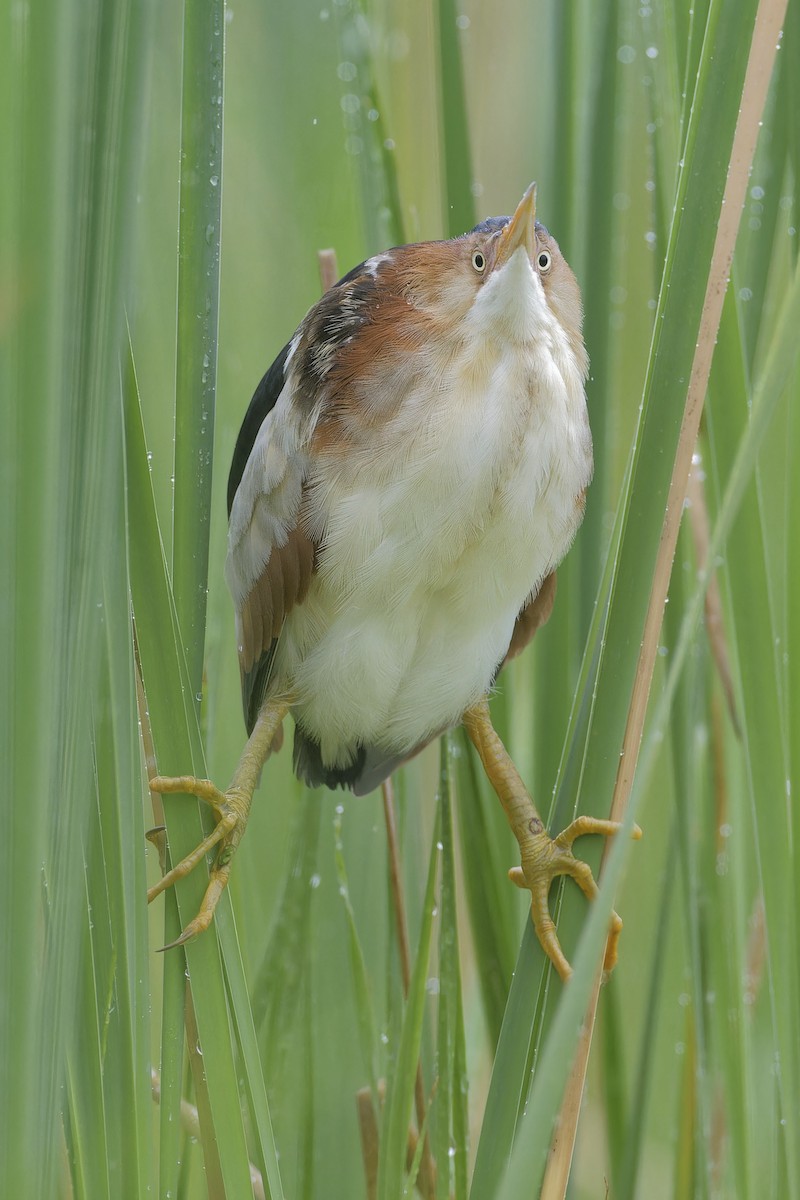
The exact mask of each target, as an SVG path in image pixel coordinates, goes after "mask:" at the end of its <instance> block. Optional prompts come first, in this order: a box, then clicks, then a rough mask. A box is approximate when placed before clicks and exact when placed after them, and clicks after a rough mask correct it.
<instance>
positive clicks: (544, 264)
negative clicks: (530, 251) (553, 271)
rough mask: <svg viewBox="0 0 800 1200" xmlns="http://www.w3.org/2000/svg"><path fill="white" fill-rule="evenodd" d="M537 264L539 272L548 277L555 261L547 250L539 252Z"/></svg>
mask: <svg viewBox="0 0 800 1200" xmlns="http://www.w3.org/2000/svg"><path fill="white" fill-rule="evenodd" d="M536 262H537V264H538V266H539V272H540V274H542V275H546V274H547V272H548V271H549V270H550V268H551V266H552V265H553V260H552V258H551V257H550V255H549V253H548V251H547V250H540V251H539V257H538V258H537V259H536Z"/></svg>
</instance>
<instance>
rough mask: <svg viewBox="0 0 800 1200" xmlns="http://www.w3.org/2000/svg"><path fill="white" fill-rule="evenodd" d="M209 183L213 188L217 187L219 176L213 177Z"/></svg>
mask: <svg viewBox="0 0 800 1200" xmlns="http://www.w3.org/2000/svg"><path fill="white" fill-rule="evenodd" d="M208 182H209V183H210V184H211V186H212V187H216V186H217V184H218V183H219V175H212V176H211V178H210V179H209V181H208Z"/></svg>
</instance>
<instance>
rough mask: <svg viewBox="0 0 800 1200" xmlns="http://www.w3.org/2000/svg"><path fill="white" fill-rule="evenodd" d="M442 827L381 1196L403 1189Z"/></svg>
mask: <svg viewBox="0 0 800 1200" xmlns="http://www.w3.org/2000/svg"><path fill="white" fill-rule="evenodd" d="M440 844H441V843H440V842H439V828H438V821H437V827H436V829H435V830H434V836H433V841H432V843H431V853H430V859H429V865H428V880H427V884H426V886H425V898H424V901H423V908H422V920H421V924H420V933H419V942H418V945H417V953H416V957H415V959H414V967H413V971H412V974H411V985H410V987H409V990H408V997H407V1000H406V1007H405V1013H404V1016H403V1024H402V1030H401V1034H400V1043H399V1046H398V1049H397V1058H396V1060H395V1064H394V1072H393V1074H392V1076H391V1078H390V1080H389V1081H388V1086H387V1094H386V1102H385V1106H384V1114H383V1121H382V1123H381V1141H380V1161H379V1164H378V1190H377V1194H378V1200H392V1198H393V1197H395V1196H399V1195H400V1194H401V1193H402V1190H403V1179H404V1176H405V1158H406V1145H407V1142H408V1128H409V1120H410V1117H411V1107H412V1102H413V1098H414V1081H415V1079H416V1073H417V1062H418V1060H419V1054H420V1046H421V1044H422V1021H423V1015H424V1005H425V995H426V988H425V985H426V982H427V978H428V960H429V956H430V948H431V939H432V936H433V923H434V909H435V903H434V890H435V885H436V876H437V873H438V867H439V861H440V858H441V850H440V848H439V847H440Z"/></svg>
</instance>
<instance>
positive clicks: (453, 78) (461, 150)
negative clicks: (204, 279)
mask: <svg viewBox="0 0 800 1200" xmlns="http://www.w3.org/2000/svg"><path fill="white" fill-rule="evenodd" d="M438 11H439V30H438V34H439V78H440V80H441V92H440V96H441V129H442V134H441V136H442V143H443V148H444V154H443V158H444V198H445V212H444V230H445V237H457V236H458V234H460V233H463V232H464V230H465V229H470V228H471V227H472V226H473V225H474V224H475V203H474V200H473V197H472V158H471V154H470V145H469V124H468V122H467V99H466V95H465V93H464V68H463V64H462V62H461V47H460V45H459V40H458V38H459V32H458V26H457V24H456V6H455V3H454V0H439V4H438Z"/></svg>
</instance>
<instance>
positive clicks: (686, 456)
mask: <svg viewBox="0 0 800 1200" xmlns="http://www.w3.org/2000/svg"><path fill="white" fill-rule="evenodd" d="M786 5H787V0H762V2H761V4H760V5H759V7H758V11H757V13H756V19H755V24H754V28H753V38H752V43H751V46H750V56H749V59H748V63H747V71H746V73H745V80H744V88H743V90H742V102H741V107H740V109H739V116H738V120H737V123H736V130H735V133H734V138H733V146H732V148H731V160H730V166H729V169H728V179H727V182H726V185H725V195H724V199H723V202H722V209H721V212H720V218H719V225H718V227H717V237H716V241H715V244H714V252H713V255H712V258H711V267H710V269H709V274H708V283H707V285H706V295H705V301H704V303H703V311H702V314H701V317H700V327H699V329H698V337H697V348H696V350H695V356H694V362H693V364H692V373H691V378H690V381H689V388H688V391H687V395H686V405H685V408H684V414H683V422H682V425H681V432H680V437H679V441H678V448H677V451H676V455H675V463H674V466H673V471H672V482H671V485H670V490H669V496H668V499H667V508H666V513H665V517H664V526H663V529H662V532H661V543H660V546H659V551H658V559H657V562H656V567H655V572H654V576H653V586H652V590H651V593H650V603H649V607H648V611H647V617H646V620H645V626H644V631H643V637H642V647H641V651H640V654H639V664H638V668H637V671H636V678H635V680H634V685H633V693H632V695H631V703H630V708H629V710H628V723H627V727H626V730H625V737H624V740H623V751H622V756H621V758H620V767H619V772H618V774H617V781H616V785H615V788H614V796H613V799H612V803H611V812H610V816H611V819H612V820H616V821H621V820H622V819H623V817H624V815H625V809H626V807H627V803H628V799H629V796H630V792H631V787H632V785H633V776H634V771H635V769H636V762H637V759H638V757H639V747H640V745H641V739H642V730H643V728H644V719H645V713H646V710H647V701H648V697H649V694H650V683H651V681H652V677H653V667H654V664H655V659H656V653H657V650H658V639H659V634H660V630H661V622H662V618H663V614H664V605H665V603H666V599H667V591H668V588H669V579H670V575H671V572H672V563H673V559H674V557H675V547H676V545H677V540H678V530H679V527H680V519H681V514H682V512H683V501H684V497H685V496H686V489H687V485H688V480H689V470H690V468H691V464H692V454H693V452H694V447H695V444H696V442H697V435H698V431H699V427H700V416H701V413H702V411H703V402H704V399H705V394H706V388H707V385H708V377H709V372H710V370H711V360H712V357H713V354H714V345H715V342H716V338H717V332H718V330H719V323H720V318H721V316H722V303H723V300H724V297H725V291H726V287H727V283H728V279H729V277H730V270H731V263H732V261H733V252H734V248H735V245H736V235H737V232H738V228H739V217H740V214H741V210H742V205H743V203H744V198H745V191H746V187H747V180H748V174H749V170H750V164H751V163H752V160H753V153H754V151H755V146H756V141H757V138H758V130H759V126H760V122H761V115H762V113H763V110H764V103H765V101H766V97H767V89H768V87H769V81H770V78H771V75H772V67H773V63H774V60H775V50H776V46H777V45H778V41H779V35H780V31H781V28H782V26H783V21H784V17H785V15H786ZM607 853H608V847H606V848H605V851H604V857H605V854H607ZM600 983H601V973H600V972H599V971H598V973H597V975H596V977H595V982H594V986H593V989H592V993H591V996H590V999H589V1005H588V1008H587V1011H586V1017H585V1020H584V1026H583V1029H584V1032H583V1033H582V1036H581V1039H580V1042H579V1044H578V1049H577V1052H576V1056H575V1060H574V1062H573V1066H572V1070H571V1073H570V1076H569V1079H568V1080H567V1086H566V1090H565V1093H564V1099H563V1101H562V1106H561V1111H560V1114H559V1118H558V1121H557V1124H556V1130H557V1137H556V1141H555V1142H554V1145H553V1148H552V1149H551V1153H550V1157H549V1159H548V1163H547V1168H546V1170H545V1177H544V1183H543V1187H542V1191H541V1196H540V1200H563V1197H564V1195H565V1194H566V1187H567V1181H568V1179H569V1173H570V1167H571V1163H572V1155H573V1151H574V1148H575V1136H576V1133H577V1121H578V1115H579V1113H580V1103H581V1097H582V1095H583V1087H584V1082H585V1079H586V1068H587V1065H588V1061H589V1051H590V1048H591V1040H592V1031H593V1029H594V1023H595V1019H596V1015H597V1001H598V997H599V992H600Z"/></svg>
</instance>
